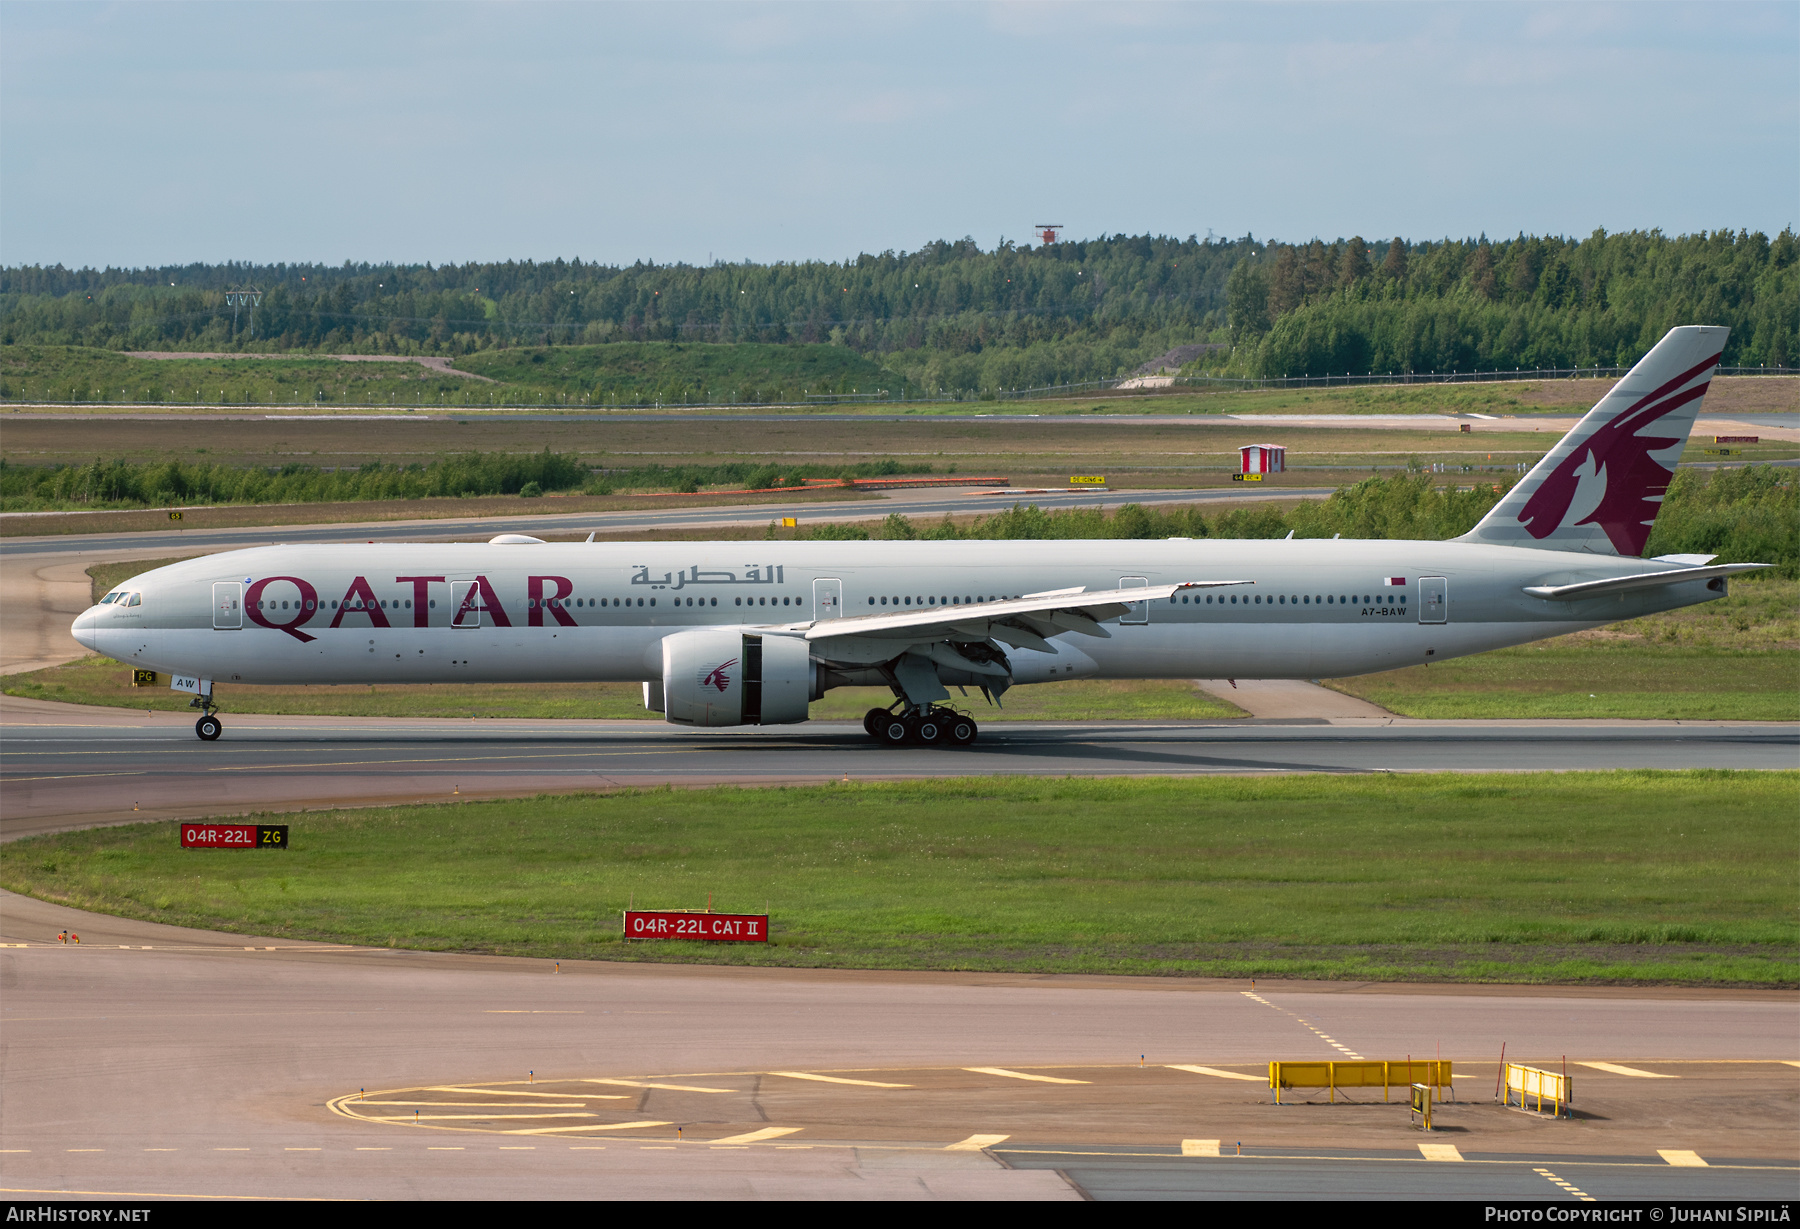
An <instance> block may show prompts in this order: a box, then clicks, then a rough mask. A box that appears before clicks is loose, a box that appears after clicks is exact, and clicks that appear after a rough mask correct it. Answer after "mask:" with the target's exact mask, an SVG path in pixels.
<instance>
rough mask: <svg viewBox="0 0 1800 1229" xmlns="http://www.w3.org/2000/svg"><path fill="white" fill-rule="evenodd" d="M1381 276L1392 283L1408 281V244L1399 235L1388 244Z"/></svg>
mask: <svg viewBox="0 0 1800 1229" xmlns="http://www.w3.org/2000/svg"><path fill="white" fill-rule="evenodd" d="M1381 276H1382V277H1384V278H1386V279H1387V280H1388V281H1391V282H1404V281H1405V280H1406V244H1404V243H1402V242H1401V241H1400V237H1399V236H1398V235H1396V236H1395V237H1394V241H1393V242H1392V243H1390V244H1388V250H1387V258H1386V259H1385V260H1383V261H1382V262H1381Z"/></svg>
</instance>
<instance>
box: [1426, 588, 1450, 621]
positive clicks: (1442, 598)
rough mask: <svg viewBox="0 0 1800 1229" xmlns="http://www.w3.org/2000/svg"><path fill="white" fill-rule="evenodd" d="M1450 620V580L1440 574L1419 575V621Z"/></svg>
mask: <svg viewBox="0 0 1800 1229" xmlns="http://www.w3.org/2000/svg"><path fill="white" fill-rule="evenodd" d="M1449 621H1450V582H1449V581H1447V580H1445V579H1444V578H1443V577H1442V576H1421V577H1419V622H1421V623H1448V622H1449Z"/></svg>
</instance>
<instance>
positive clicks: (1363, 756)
mask: <svg viewBox="0 0 1800 1229" xmlns="http://www.w3.org/2000/svg"><path fill="white" fill-rule="evenodd" d="M224 720H225V734H224V736H223V737H222V738H221V739H220V740H219V741H218V742H216V743H203V742H201V741H200V740H199V739H197V738H196V737H195V736H194V732H193V721H192V720H191V719H190V718H189V717H187V716H186V715H184V714H180V713H156V714H143V713H137V712H133V711H127V710H122V709H99V708H84V707H81V706H77V705H57V704H48V703H42V702H36V701H30V700H22V699H19V698H17V697H5V698H4V700H3V701H0V722H3V723H4V724H3V727H0V728H3V729H4V732H5V750H4V754H3V755H0V789H3V790H4V792H5V797H6V806H5V810H4V814H3V815H0V839H14V838H16V837H19V836H25V835H32V834H36V833H41V832H49V831H56V830H60V829H64V828H70V827H85V826H91V825H94V824H100V823H127V822H131V821H133V820H139V819H177V818H179V819H186V818H200V817H204V816H215V815H221V814H236V813H241V812H245V811H267V810H297V809H302V808H306V807H321V806H359V805H376V804H391V803H399V802H440V801H447V800H450V799H451V798H454V797H462V798H470V797H507V796H519V795H531V794H538V793H561V792H575V791H581V790H605V789H614V788H619V787H624V786H648V785H660V784H664V783H671V784H677V785H705V784H712V783H719V782H738V783H745V784H764V785H772V784H782V783H797V782H818V781H838V780H842V779H844V778H849V779H851V780H887V779H903V778H911V777H940V776H964V775H968V776H985V775H1017V774H1022V775H1032V776H1038V775H1043V776H1063V775H1077V776H1114V775H1125V776H1207V775H1218V774H1238V775H1259V774H1265V773H1292V772H1337V773H1370V772H1510V771H1545V770H1555V771H1567V770H1583V769H1611V768H1753V769H1768V768H1777V769H1779V768H1794V767H1796V766H1800V725H1795V724H1780V723H1762V722H1672V721H1671V722H1616V723H1614V722H1587V721H1560V722H1546V721H1415V720H1407V719H1403V718H1392V719H1381V718H1334V719H1330V720H1324V719H1310V720H1308V719H1297V720H1269V721H1255V720H1252V721H1243V720H1239V721H1233V722H1224V721H1220V722H1067V723H1050V722H1045V723H1024V722H1020V723H1006V724H1001V723H992V724H989V725H987V726H985V727H984V728H983V730H982V733H981V738H980V741H979V742H978V743H977V744H976V745H975V746H973V747H970V748H966V749H951V748H923V747H898V748H895V747H884V746H879V745H876V744H875V743H873V742H872V741H871V740H870V739H869V738H868V737H867V735H865V734H864V733H863V731H862V729H861V727H860V726H852V725H846V724H841V723H817V724H815V723H808V724H805V725H800V726H791V727H777V728H770V729H759V730H751V731H742V730H720V731H712V732H696V731H690V730H680V729H676V728H674V727H671V726H668V725H665V724H662V723H660V722H649V721H641V722H640V721H519V720H483V721H459V720H447V719H418V720H406V719H392V718H347V717H274V716H250V715H244V716H234V715H232V714H229V713H228V714H226V715H225V718H224Z"/></svg>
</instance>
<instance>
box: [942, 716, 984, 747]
mask: <svg viewBox="0 0 1800 1229" xmlns="http://www.w3.org/2000/svg"><path fill="white" fill-rule="evenodd" d="M944 733H945V736H946V737H947V738H948V739H949V740H950V741H951V742H953V743H955V744H956V745H957V746H959V747H966V746H968V745H969V744H970V743H972V742H974V741H975V736H976V735H977V734H978V733H980V728H979V727H978V726H977V725H976V724H975V718H973V717H964V716H962V715H961V714H958V715H956V716H954V717H951V718H950V720H949V721H948V722H946V723H945V725H944Z"/></svg>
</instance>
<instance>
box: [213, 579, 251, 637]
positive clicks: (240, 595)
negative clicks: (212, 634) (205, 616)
mask: <svg viewBox="0 0 1800 1229" xmlns="http://www.w3.org/2000/svg"><path fill="white" fill-rule="evenodd" d="M243 626H244V586H243V585H242V584H241V583H239V582H238V581H235V580H217V581H214V582H213V627H214V629H215V630H218V631H222V632H234V631H237V630H239V629H241V628H242V627H243Z"/></svg>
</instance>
